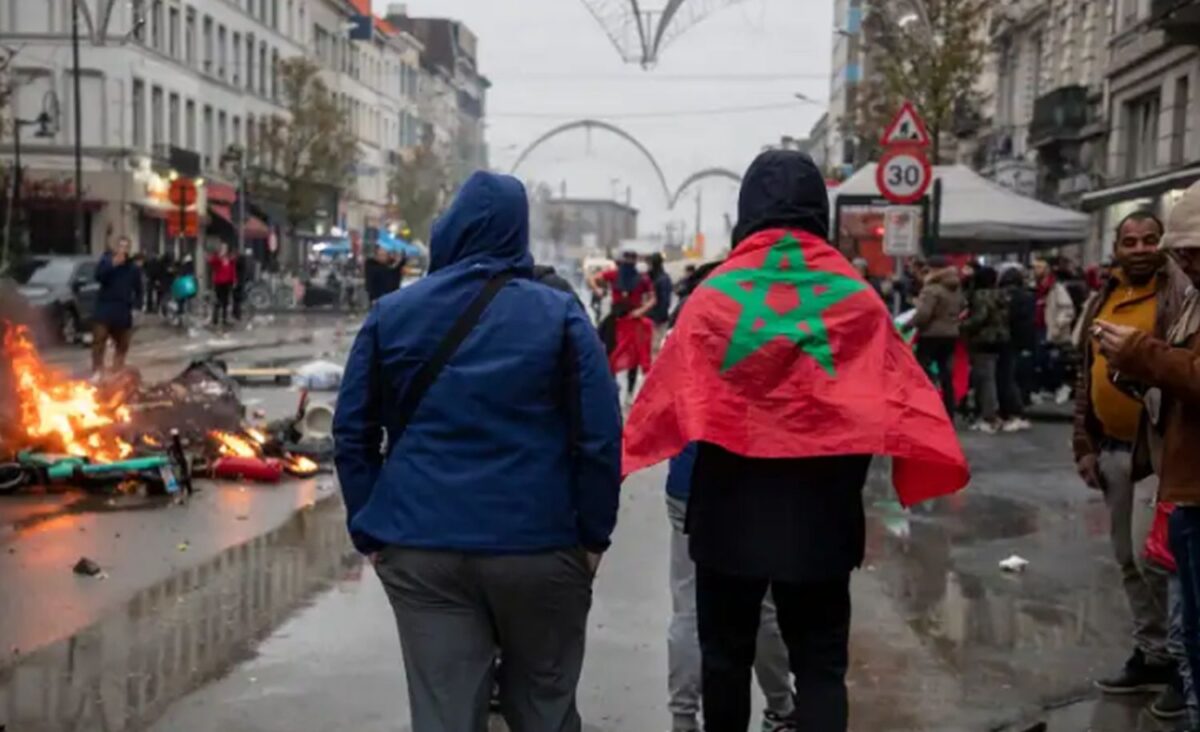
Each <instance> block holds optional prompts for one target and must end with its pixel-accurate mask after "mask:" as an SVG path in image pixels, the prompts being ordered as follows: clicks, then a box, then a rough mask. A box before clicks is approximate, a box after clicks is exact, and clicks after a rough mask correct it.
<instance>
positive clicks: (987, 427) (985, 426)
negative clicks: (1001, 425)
mask: <svg viewBox="0 0 1200 732" xmlns="http://www.w3.org/2000/svg"><path fill="white" fill-rule="evenodd" d="M977 429H978V431H979V432H982V433H983V434H985V435H994V434H996V425H994V424H992V423H991V422H980V423H979V425H978V427H977Z"/></svg>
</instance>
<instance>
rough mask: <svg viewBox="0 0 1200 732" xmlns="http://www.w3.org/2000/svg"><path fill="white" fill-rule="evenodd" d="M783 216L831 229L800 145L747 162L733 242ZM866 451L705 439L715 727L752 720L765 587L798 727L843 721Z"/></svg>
mask: <svg viewBox="0 0 1200 732" xmlns="http://www.w3.org/2000/svg"><path fill="white" fill-rule="evenodd" d="M780 227H784V228H789V229H800V230H803V231H807V232H810V233H812V234H814V235H816V236H819V237H821V238H823V239H827V238H828V236H829V197H828V194H827V192H826V189H825V182H824V179H823V177H822V175H821V172H820V170H819V169H818V168H817V166H816V165H815V164H814V163H813V161H812V159H811V158H810V157H809V156H808V155H805V154H803V153H798V152H792V151H772V152H768V153H764V154H763V155H761V156H759V158H758V159H757V160H756V161H755V162H754V164H753V165H752V166H751V167H750V170H749V171H748V172H747V173H746V176H745V178H744V179H743V182H742V190H741V194H740V197H739V201H738V224H737V226H736V228H735V229H734V236H733V244H734V247H735V249H736V247H737V245H738V244H739V243H740V242H742V241H743V240H745V239H746V238H747V237H749V236H751V235H752V234H755V233H756V232H759V231H763V230H765V229H771V228H780ZM731 306H732V302H731ZM864 448H865V446H864ZM870 462H871V458H870V457H869V456H867V455H853V454H847V455H836V456H829V457H822V458H801V459H761V458H750V457H745V456H743V455H737V454H734V453H732V452H730V451H728V450H725V449H724V448H721V447H718V446H716V445H713V444H711V443H700V445H699V448H698V450H697V455H696V465H695V469H694V473H693V476H692V484H691V495H690V499H689V504H688V516H687V522H686V526H687V531H688V535H689V549H690V553H691V557H692V559H693V561H695V563H696V567H697V570H696V605H697V613H698V621H699V632H700V646H701V652H702V655H703V708H704V722H705V729H706V730H707V731H708V732H735V731H736V732H745V730H746V729H747V727H748V725H749V722H750V675H751V668H752V666H753V665H754V659H755V646H756V639H757V635H758V626H759V617H760V615H761V612H762V603H763V599H764V597H765V596H766V593H767V590H768V589H770V591H771V593H772V595H773V597H774V599H775V604H776V607H777V611H778V618H779V627H780V630H781V631H782V633H783V639H784V642H785V643H786V645H787V647H788V651H789V655H790V661H791V670H792V674H793V676H794V678H795V687H796V712H795V717H794V720H795V724H796V729H802V730H805V732H844V730H846V726H847V717H848V701H847V691H846V683H845V676H846V670H847V666H848V654H849V650H848V646H849V638H850V573H851V571H852V570H854V569H855V568H856V567H858V566H859V565H860V564H861V563H862V560H863V553H864V550H865V536H866V529H865V526H866V521H865V518H864V513H863V503H862V490H863V486H864V484H865V483H866V479H867V471H868V469H869V467H870Z"/></svg>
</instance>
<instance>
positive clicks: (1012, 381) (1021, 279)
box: [996, 266, 1038, 432]
mask: <svg viewBox="0 0 1200 732" xmlns="http://www.w3.org/2000/svg"><path fill="white" fill-rule="evenodd" d="M1000 291H1001V292H1003V293H1004V297H1005V298H1006V299H1007V300H1008V332H1009V341H1008V343H1007V344H1006V345H1005V346H1003V347H1001V349H1000V358H999V360H998V361H997V362H996V380H997V384H996V388H997V392H998V393H999V395H1000V416H1001V418H1003V419H1004V420H1005V422H1004V425H1005V430H1006V431H1008V432H1018V431H1022V430H1028V429H1032V428H1033V424H1032V423H1030V422H1029V420H1027V419H1025V416H1024V415H1025V403H1026V400H1027V399H1028V396H1029V394H1030V393H1031V392H1032V390H1033V357H1034V351H1035V350H1036V349H1037V347H1038V334H1037V323H1036V320H1037V297H1036V296H1035V295H1034V294H1033V290H1031V289H1030V288H1029V285H1028V284H1026V282H1025V270H1024V269H1022V268H1021V267H1019V266H1017V267H1010V268H1008V269H1006V270H1004V272H1003V273H1002V274H1001V275H1000Z"/></svg>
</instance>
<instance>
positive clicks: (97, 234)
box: [0, 0, 427, 252]
mask: <svg viewBox="0 0 1200 732" xmlns="http://www.w3.org/2000/svg"><path fill="white" fill-rule="evenodd" d="M71 2H72V0H53V1H52V2H29V0H0V44H4V45H5V46H7V47H12V48H18V49H19V51H18V53H17V56H16V58H15V59H14V61H13V63H12V66H11V74H12V76H13V80H14V81H15V82H16V84H17V91H16V93H15V95H14V97H13V99H12V101H11V104H10V109H9V113H10V114H11V115H12V116H13V117H15V118H22V119H26V118H33V117H36V116H37V115H38V114H40V113H41V112H42V111H43V110H44V109H46V108H47V107H48V105H51V103H52V101H53V100H57V102H58V107H59V109H60V111H61V114H60V115H59V116H58V118H59V119H60V121H61V124H59V125H57V128H56V129H54V130H53V134H52V136H50V137H48V138H34V137H33V136H32V134H30V132H29V131H26V136H25V139H24V140H23V145H22V153H23V155H22V163H23V167H24V169H25V171H26V172H25V177H26V179H27V180H28V179H34V180H42V181H59V182H61V185H60V186H59V189H63V190H65V188H66V187H70V186H71V181H73V177H74V170H73V169H74V151H75V142H76V135H75V127H74V124H73V119H74V109H73V104H74V99H75V95H74V89H73V81H74V74H73V72H72V68H73V66H72V45H71V13H70V8H71ZM77 2H78V6H79V14H80V15H79V17H80V75H79V77H80V92H81V93H80V97H81V104H80V109H81V110H82V112H83V125H82V128H81V134H80V136H79V140H80V142H81V149H82V157H83V169H84V173H83V189H84V198H85V210H86V221H85V227H84V228H85V242H86V248H87V249H88V250H90V251H92V252H96V251H100V250H101V249H103V248H104V247H105V246H106V245H108V244H109V243H110V242H111V241H112V239H114V238H115V237H116V236H122V235H125V236H130V237H131V238H132V239H133V240H134V242H135V246H137V247H138V248H139V249H141V250H144V251H161V250H164V249H167V248H169V247H171V246H172V245H173V242H171V241H170V240H168V238H167V235H166V224H165V219H166V217H167V215H168V212H169V211H170V210H171V208H172V206H171V204H170V203H169V201H168V200H167V191H168V189H169V183H170V179H171V177H172V176H173V175H175V174H177V173H178V172H179V171H173V169H172V165H173V163H177V162H178V161H179V160H181V159H182V160H185V161H186V160H194V164H195V170H194V171H185V174H186V175H192V176H196V177H199V178H202V179H203V180H204V182H205V185H204V186H202V191H204V194H202V196H201V200H200V202H199V207H200V211H199V213H200V214H201V216H202V217H203V220H204V221H205V222H206V223H209V224H211V223H213V222H214V220H216V219H219V218H220V217H221V216H222V215H226V216H227V215H228V212H229V208H230V206H231V205H232V203H233V199H235V198H236V196H237V191H236V184H237V176H236V173H235V171H234V170H233V169H231V167H230V166H229V165H228V164H227V160H228V158H229V157H230V156H229V155H228V154H227V153H229V152H230V151H231V150H233V149H235V148H238V147H240V148H242V149H243V150H245V151H246V154H247V156H248V162H249V164H254V163H255V155H256V154H257V151H258V149H259V145H258V143H257V141H258V140H260V139H261V135H262V134H263V128H264V126H265V125H266V123H267V120H269V119H270V118H271V117H273V116H286V109H285V107H284V100H283V99H282V93H283V90H282V88H281V83H280V79H279V74H278V70H277V69H278V62H279V61H280V60H281V59H286V58H290V57H295V56H308V57H309V58H312V59H314V60H316V61H318V62H319V63H320V65H321V66H322V68H323V75H324V77H325V81H326V83H327V84H328V86H329V88H330V89H331V90H332V91H333V93H334V94H335V95H336V98H337V100H338V104H339V105H340V106H341V108H342V110H343V112H344V114H345V115H346V117H347V120H348V122H349V123H350V125H351V128H352V129H353V131H354V133H355V136H356V138H357V144H358V147H359V159H360V162H359V165H358V168H357V170H355V171H354V172H355V176H354V180H353V184H352V185H351V186H349V188H348V189H347V190H344V191H332V192H331V195H330V197H329V201H328V202H327V203H325V204H323V205H322V206H321V209H322V210H321V211H320V212H319V214H320V215H316V216H314V220H315V222H316V223H315V224H313V228H314V229H316V231H314V232H311V233H317V234H320V233H324V232H328V231H332V230H333V229H335V227H340V228H341V229H345V230H346V231H347V232H350V233H355V232H357V233H358V234H361V233H362V232H364V231H366V230H367V229H368V228H370V227H373V226H380V225H383V223H384V222H385V221H386V220H387V219H388V218H389V217H391V216H395V215H397V212H395V211H391V210H389V206H388V203H389V193H388V180H389V177H390V170H391V167H392V166H393V164H394V163H395V161H396V156H397V155H399V154H402V153H403V151H404V150H405V149H406V148H410V147H413V146H415V145H417V144H419V142H420V141H421V135H422V130H423V128H424V124H425V123H424V121H423V120H422V119H421V117H420V111H421V107H422V101H421V95H422V93H423V90H424V88H425V87H426V86H427V85H426V84H424V83H423V82H422V79H421V77H422V75H423V72H422V61H421V56H422V54H423V53H424V50H425V49H424V46H423V44H422V43H421V42H420V41H419V40H417V39H416V38H415V37H413V36H412V35H411V34H409V33H407V32H405V31H404V30H403V29H400V28H396V27H394V26H392V25H390V24H388V23H386V22H385V21H382V20H381V19H379V18H376V17H374V16H373V15H371V13H370V4H369V0H77ZM364 18H365V19H366V25H367V27H366V28H365V29H364V28H363V24H364ZM12 152H13V139H12V138H11V136H10V137H9V138H8V139H5V140H4V141H3V142H2V143H0V154H2V155H3V156H4V157H6V158H8V157H9V156H10V155H11V154H12ZM181 155H182V157H181ZM249 200H250V202H251V204H252V211H253V212H254V213H256V214H257V218H258V219H261V221H257V222H256V226H255V227H254V231H255V233H256V235H257V234H260V233H262V232H263V230H264V229H274V230H275V231H276V232H282V231H286V230H288V226H287V225H286V222H285V221H283V220H282V219H283V218H284V217H285V214H284V213H283V211H282V210H281V207H280V206H278V205H271V204H270V202H267V201H256V200H255V199H254V196H253V195H251V196H250V197H249ZM43 203H45V202H43ZM61 204H62V202H60V207H61ZM210 204H216V205H210ZM70 205H71V210H73V202H71V203H70ZM64 213H65V212H64V211H57V213H55V212H54V211H51V212H49V213H47V214H46V215H44V216H42V219H44V221H41V225H43V228H42V229H41V230H38V231H37V235H36V236H35V237H34V238H33V241H32V242H31V244H32V246H33V248H34V250H35V251H63V252H67V251H74V249H75V243H74V236H73V228H72V227H70V226H66V227H64V226H61V225H59V226H53V225H51V224H53V223H55V222H60V223H61V221H62V220H64V219H69V218H70V215H69V213H67V214H66V215H65V216H64ZM29 218H30V219H31V220H30V221H29V222H28V223H29V225H30V228H31V229H35V228H36V227H37V226H38V225H39V222H38V221H34V220H32V219H35V218H37V216H36V214H35V212H31V215H30V217H29ZM226 223H229V222H226ZM230 225H231V224H230Z"/></svg>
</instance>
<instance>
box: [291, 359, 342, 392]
mask: <svg viewBox="0 0 1200 732" xmlns="http://www.w3.org/2000/svg"><path fill="white" fill-rule="evenodd" d="M343 372H344V369H343V368H342V367H341V366H339V365H337V364H336V363H333V362H332V361H309V362H308V363H306V364H304V365H303V366H300V367H299V368H297V369H296V374H295V376H293V377H292V383H293V384H294V385H295V386H298V387H300V388H302V389H308V390H309V391H337V389H338V387H340V386H341V385H342V374H343Z"/></svg>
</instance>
